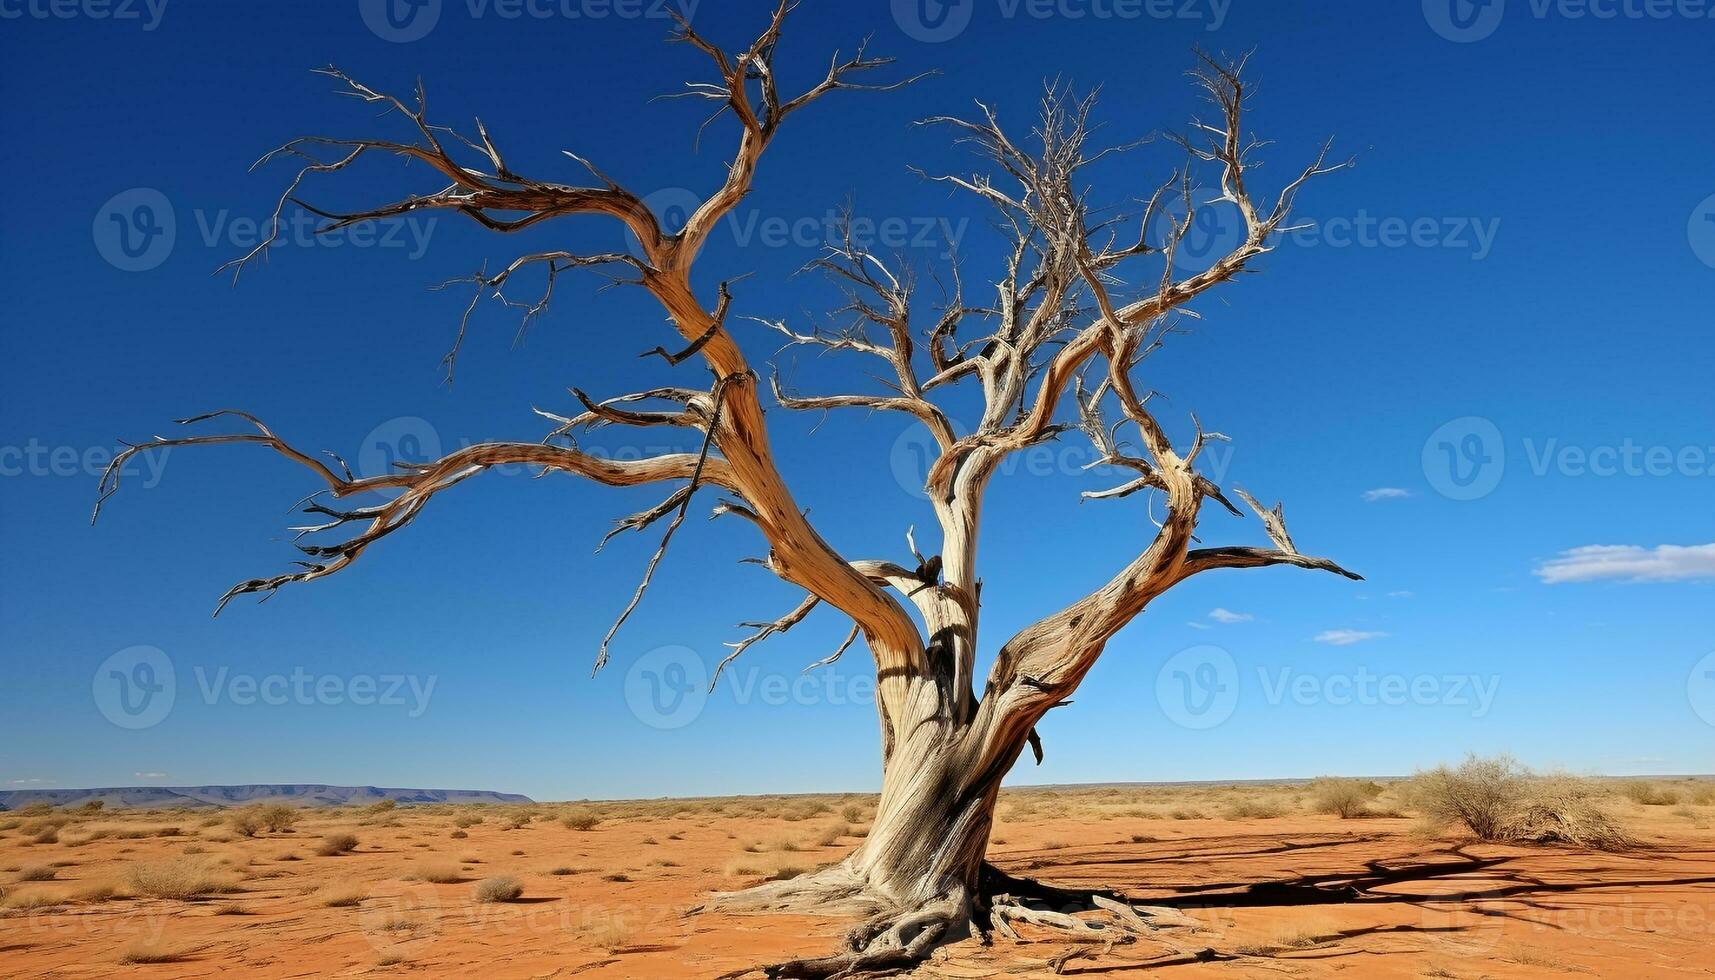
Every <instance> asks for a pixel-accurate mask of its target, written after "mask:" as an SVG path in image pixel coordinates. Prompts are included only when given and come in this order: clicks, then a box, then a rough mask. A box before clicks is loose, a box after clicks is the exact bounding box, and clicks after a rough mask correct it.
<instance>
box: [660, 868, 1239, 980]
mask: <svg viewBox="0 0 1715 980" xmlns="http://www.w3.org/2000/svg"><path fill="white" fill-rule="evenodd" d="M703 909H717V910H721V911H733V912H769V911H791V912H798V913H807V912H808V913H828V914H850V913H853V912H856V913H858V914H860V915H862V916H864V919H863V921H862V922H860V923H859V924H858V925H856V926H854V927H853V928H852V929H851V930H850V931H849V932H847V933H846V935H845V937H844V940H843V941H842V943H841V948H840V949H839V950H838V951H837V952H835V953H833V954H831V955H828V956H821V957H813V958H808V959H798V960H789V961H786V962H783V963H775V964H771V965H767V966H757V967H752V968H748V969H745V970H738V971H734V972H732V973H729V974H725V975H724V976H723V977H722V978H720V980H733V978H737V977H742V976H748V975H751V974H761V975H762V976H765V977H768V978H770V980H776V978H778V980H852V978H860V977H865V978H867V977H884V976H892V975H895V974H898V973H902V972H905V971H907V970H910V969H911V968H913V967H914V966H916V965H917V964H919V963H922V962H923V961H924V960H927V959H928V958H929V957H930V955H931V954H932V953H933V952H934V951H935V950H936V949H937V948H939V947H940V946H943V945H945V944H947V943H951V942H956V941H958V940H960V939H964V938H966V937H967V936H969V935H970V934H971V932H972V931H973V930H975V931H976V933H977V935H978V937H979V938H980V939H981V940H982V941H983V943H984V945H987V944H988V943H989V942H990V940H991V937H992V934H994V933H998V934H1000V935H1002V936H1004V937H1006V938H1007V939H1010V940H1012V941H1013V942H1016V943H1020V944H1025V943H1030V942H1034V941H1046V942H1054V943H1070V944H1072V946H1071V948H1070V949H1067V950H1064V951H1062V952H1060V953H1058V954H1056V955H1055V956H1053V957H1052V958H1050V959H1049V960H1048V961H1047V966H1049V967H1050V968H1051V969H1053V970H1054V971H1055V972H1056V973H1058V972H1060V971H1061V970H1062V969H1064V967H1065V966H1066V965H1067V964H1068V963H1071V962H1073V961H1075V960H1080V959H1090V958H1095V957H1100V956H1105V955H1107V954H1108V953H1111V952H1113V950H1114V949H1115V948H1117V947H1120V946H1129V945H1132V944H1134V943H1138V942H1148V943H1152V944H1155V945H1159V946H1162V947H1165V948H1166V951H1167V952H1168V954H1169V955H1172V956H1175V957H1177V958H1182V959H1185V960H1187V961H1207V960H1217V959H1227V958H1229V956H1227V955H1226V954H1222V953H1219V952H1217V951H1216V950H1214V949H1212V948H1210V947H1208V946H1206V945H1203V944H1200V943H1196V942H1187V941H1184V940H1183V938H1182V937H1183V936H1184V935H1185V934H1186V933H1189V932H1191V931H1195V930H1196V929H1198V928H1199V927H1200V923H1198V922H1197V920H1195V919H1193V918H1191V917H1189V916H1187V915H1185V914H1184V913H1182V912H1180V911H1178V910H1176V909H1170V908H1157V907H1152V906H1135V905H1132V904H1131V903H1130V902H1128V901H1126V900H1125V899H1123V898H1121V897H1119V896H1117V895H1110V894H1102V893H1096V892H1090V891H1077V890H1071V889H1063V888H1056V887H1054V886H1052V885H1045V884H1042V883H1040V882H1035V881H1031V880H1029V879H1023V878H1015V877H1013V876H1011V875H1008V874H1006V873H1004V872H1002V871H1000V870H999V869H997V868H994V867H992V866H989V865H984V866H983V869H982V873H981V875H980V878H979V882H978V887H977V889H976V891H975V892H972V891H971V890H970V889H967V888H964V887H958V888H954V889H951V890H949V892H948V893H946V894H943V895H940V896H937V897H936V898H934V899H932V900H929V901H926V902H922V903H920V904H917V905H914V906H911V907H901V906H899V905H898V904H897V903H895V902H893V901H892V900H890V899H888V898H887V897H885V896H882V895H879V894H877V893H876V892H874V891H873V890H871V889H868V888H867V887H866V886H865V883H864V881H863V879H862V878H861V877H860V876H859V875H858V874H857V873H856V872H854V871H853V870H852V869H851V868H850V867H849V866H847V865H845V864H840V865H835V866H833V867H831V868H826V869H823V870H821V871H818V872H814V873H811V874H808V875H803V876H801V877H798V878H794V879H791V880H789V881H775V882H768V883H766V884H764V885H760V886H757V887H755V888H750V889H746V890H744V891H739V892H727V893H723V894H720V895H716V896H714V897H713V898H711V899H710V900H709V902H708V903H707V904H706V905H703V906H700V907H699V908H698V909H695V910H693V911H702V910H703ZM1090 913H1095V914H1094V915H1090ZM1019 926H1023V927H1025V928H1026V930H1027V931H1028V932H1029V933H1030V936H1029V937H1026V936H1025V935H1022V934H1021V933H1020V931H1019V929H1018V927H1019ZM1174 930H1184V931H1185V932H1184V933H1180V934H1179V935H1178V936H1175V935H1173V934H1172V932H1173V931H1174ZM1042 932H1047V933H1050V935H1048V936H1039V934H1040V933H1042Z"/></svg>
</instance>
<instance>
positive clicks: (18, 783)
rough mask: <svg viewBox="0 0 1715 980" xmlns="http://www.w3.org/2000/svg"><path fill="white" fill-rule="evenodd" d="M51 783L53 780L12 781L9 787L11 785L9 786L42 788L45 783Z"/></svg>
mask: <svg viewBox="0 0 1715 980" xmlns="http://www.w3.org/2000/svg"><path fill="white" fill-rule="evenodd" d="M51 782H53V780H51V779H14V780H11V781H10V782H9V783H8V784H7V785H9V786H41V785H42V784H44V783H51Z"/></svg>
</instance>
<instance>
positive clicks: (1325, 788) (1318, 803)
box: [1310, 776, 1382, 820]
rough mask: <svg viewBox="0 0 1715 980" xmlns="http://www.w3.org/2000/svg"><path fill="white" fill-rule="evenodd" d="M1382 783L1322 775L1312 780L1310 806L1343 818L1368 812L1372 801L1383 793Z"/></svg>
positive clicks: (1317, 810)
mask: <svg viewBox="0 0 1715 980" xmlns="http://www.w3.org/2000/svg"><path fill="white" fill-rule="evenodd" d="M1381 791H1382V788H1381V786H1380V785H1378V784H1376V783H1373V782H1371V781H1369V780H1367V779H1346V778H1343V777H1339V776H1321V777H1318V778H1316V779H1313V780H1311V781H1310V806H1311V808H1312V809H1314V810H1315V811H1316V812H1317V813H1329V814H1333V815H1334V816H1337V817H1339V818H1340V819H1342V820H1350V819H1352V818H1354V817H1362V816H1365V815H1366V814H1368V812H1369V806H1370V801H1371V800H1373V799H1375V798H1376V797H1377V796H1380V795H1381Z"/></svg>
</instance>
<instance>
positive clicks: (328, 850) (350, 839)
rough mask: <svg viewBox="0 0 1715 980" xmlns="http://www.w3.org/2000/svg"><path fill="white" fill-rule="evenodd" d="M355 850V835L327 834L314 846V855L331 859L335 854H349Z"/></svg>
mask: <svg viewBox="0 0 1715 980" xmlns="http://www.w3.org/2000/svg"><path fill="white" fill-rule="evenodd" d="M355 850H357V835H356V834H329V835H327V836H326V837H323V838H322V842H321V843H320V844H317V845H316V853H317V854H320V855H321V856H322V857H333V856H334V855H336V854H350V853H351V852H352V851H355Z"/></svg>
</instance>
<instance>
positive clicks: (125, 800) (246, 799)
mask: <svg viewBox="0 0 1715 980" xmlns="http://www.w3.org/2000/svg"><path fill="white" fill-rule="evenodd" d="M92 800H100V801H101V802H102V803H103V804H105V805H107V806H110V807H179V808H182V809H197V810H200V809H207V808H210V807H227V806H242V805H244V804H248V803H292V804H296V805H298V806H348V805H355V806H362V805H365V804H369V803H379V802H380V801H382V800H392V801H394V802H395V803H534V802H536V801H535V800H532V799H530V797H528V796H523V795H521V794H518V793H493V792H489V791H488V790H479V789H396V788H392V787H386V786H328V785H326V784H323V783H250V784H248V785H244V786H110V787H103V788H98V789H13V790H0V810H16V809H18V808H19V807H22V806H28V805H30V804H31V803H38V802H41V803H49V804H52V805H53V806H82V805H83V804H85V803H88V802H90V801H92Z"/></svg>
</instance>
